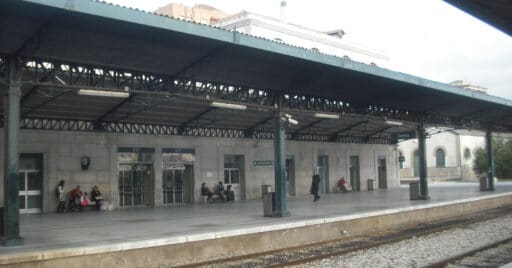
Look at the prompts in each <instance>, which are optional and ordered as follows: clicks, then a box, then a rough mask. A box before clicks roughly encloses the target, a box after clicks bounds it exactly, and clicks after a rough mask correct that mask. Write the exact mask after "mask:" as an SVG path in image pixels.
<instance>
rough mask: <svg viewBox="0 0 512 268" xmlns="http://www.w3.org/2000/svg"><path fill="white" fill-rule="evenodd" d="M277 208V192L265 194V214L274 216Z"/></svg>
mask: <svg viewBox="0 0 512 268" xmlns="http://www.w3.org/2000/svg"><path fill="white" fill-rule="evenodd" d="M275 210H276V202H275V193H273V192H272V193H264V194H263V216H264V217H272V216H274V215H273V214H274V211H275Z"/></svg>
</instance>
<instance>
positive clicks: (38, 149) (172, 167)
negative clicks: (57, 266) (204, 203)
mask: <svg viewBox="0 0 512 268" xmlns="http://www.w3.org/2000/svg"><path fill="white" fill-rule="evenodd" d="M2 144H3V143H2ZM273 146H274V145H273V141H272V140H257V139H233V138H213V137H189V136H163V135H162V136H156V135H143V134H141V135H138V134H120V133H100V132H70V131H52V130H21V132H20V165H19V174H20V183H19V184H20V209H21V212H22V213H38V212H52V211H55V210H56V205H57V203H58V202H57V197H56V196H55V194H54V193H55V188H56V186H57V184H58V182H59V181H60V180H64V181H65V190H66V192H67V191H70V190H71V189H72V188H74V187H75V186H77V185H80V186H81V189H82V191H84V192H90V190H91V188H92V187H93V186H95V185H97V186H98V187H99V188H100V190H101V191H102V193H103V195H104V197H105V198H106V199H107V200H108V201H109V202H110V203H112V205H113V207H114V208H120V207H153V206H155V207H160V206H168V205H170V206H172V205H179V204H186V203H197V202H201V200H202V199H201V192H200V187H201V184H202V183H203V182H204V183H206V185H207V186H209V187H210V188H212V187H214V186H215V184H217V183H218V182H219V181H222V182H223V183H225V184H231V185H232V186H233V190H234V191H235V197H236V199H237V200H250V199H259V198H261V189H262V185H272V187H273V184H274V165H273V163H274V149H273ZM397 159H398V151H397V150H396V145H391V144H356V143H354V144H351V143H327V142H303V141H287V143H286V171H287V172H286V173H287V191H288V196H295V195H307V194H309V189H310V185H311V177H312V175H313V173H318V174H320V176H321V178H322V181H321V187H320V189H321V190H320V192H322V193H329V192H336V191H337V189H336V183H337V181H338V180H339V178H341V177H345V178H347V181H350V183H351V184H352V187H353V188H354V189H355V190H356V191H366V190H367V189H368V179H373V180H376V181H375V187H378V188H397V187H398V186H399V178H398V162H397ZM1 167H2V169H3V168H4V165H2V166H1ZM0 185H3V183H2V184H0ZM0 195H3V191H0ZM2 201H3V196H0V202H2ZM0 205H1V204H0Z"/></svg>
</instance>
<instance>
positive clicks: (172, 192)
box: [162, 165, 193, 204]
mask: <svg viewBox="0 0 512 268" xmlns="http://www.w3.org/2000/svg"><path fill="white" fill-rule="evenodd" d="M192 174H193V166H192V165H186V166H182V168H174V169H168V170H164V171H163V172H162V183H163V185H162V189H163V191H164V204H183V203H190V202H191V198H192V196H191V194H190V192H191V189H192V187H191V182H192V178H193V176H192Z"/></svg>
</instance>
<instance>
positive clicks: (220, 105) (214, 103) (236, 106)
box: [210, 101, 247, 110]
mask: <svg viewBox="0 0 512 268" xmlns="http://www.w3.org/2000/svg"><path fill="white" fill-rule="evenodd" d="M210 105H211V106H213V107H217V108H226V109H235V110H245V109H247V106H246V105H242V104H234V103H226V102H218V101H212V103H211V104H210Z"/></svg>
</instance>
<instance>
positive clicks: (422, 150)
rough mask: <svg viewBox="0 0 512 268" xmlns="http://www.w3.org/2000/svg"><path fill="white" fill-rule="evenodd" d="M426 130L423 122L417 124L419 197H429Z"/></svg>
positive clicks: (425, 198)
mask: <svg viewBox="0 0 512 268" xmlns="http://www.w3.org/2000/svg"><path fill="white" fill-rule="evenodd" d="M426 136H427V135H426V132H425V128H424V127H423V124H422V125H420V126H418V154H419V161H420V166H419V168H420V196H419V199H424V200H427V199H430V197H429V196H428V182H427V153H426V151H427V150H426V139H427V137H426Z"/></svg>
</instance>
